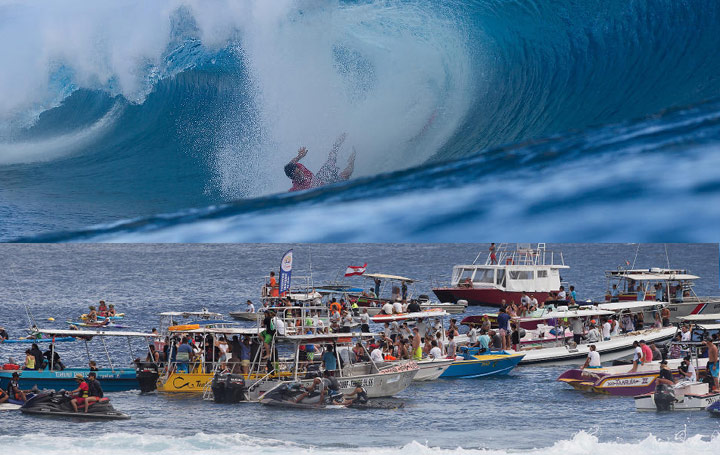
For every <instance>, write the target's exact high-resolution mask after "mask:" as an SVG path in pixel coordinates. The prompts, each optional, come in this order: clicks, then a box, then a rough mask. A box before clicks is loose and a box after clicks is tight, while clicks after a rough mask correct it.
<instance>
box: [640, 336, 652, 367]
mask: <svg viewBox="0 0 720 455" xmlns="http://www.w3.org/2000/svg"><path fill="white" fill-rule="evenodd" d="M640 349H642V353H643V358H642V363H648V362H652V359H653V352H652V349H650V346H648V345H647V344H646V343H645V340H640Z"/></svg>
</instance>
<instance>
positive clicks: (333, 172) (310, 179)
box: [285, 133, 355, 191]
mask: <svg viewBox="0 0 720 455" xmlns="http://www.w3.org/2000/svg"><path fill="white" fill-rule="evenodd" d="M346 137H347V134H346V133H343V134H341V135H340V137H338V138H337V140H336V141H335V143H334V144H333V148H332V150H330V153H328V158H327V161H325V164H323V165H322V167H321V168H320V170H319V171H318V172H317V174H313V173H312V171H310V170H309V169H308V168H306V167H305V166H303V165H302V164H300V162H299V161H300V160H301V159H303V158H304V157H305V155H307V153H308V150H307V148H305V147H301V148H300V150H298V154H297V156H296V157H295V158H293V159H292V160H290V162H289V163H288V164H286V165H285V175H287V176H288V178H289V179H290V180H292V183H293V185H292V187H291V188H290V190H289V191H301V190H308V189H310V188H317V187H319V186H323V185H329V184H331V183H337V182H340V181H342V180H347V179H349V178H350V176H351V175H352V173H353V170H354V169H355V150H354V148H353V152H352V154H351V155H350V158H348V164H347V167H346V168H345V169H344V170H343V171H342V172H340V169H339V168H338V167H337V153H338V151H339V150H340V146H341V145H342V144H343V142H345V138H346Z"/></svg>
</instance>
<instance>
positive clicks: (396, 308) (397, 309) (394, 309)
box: [392, 302, 403, 314]
mask: <svg viewBox="0 0 720 455" xmlns="http://www.w3.org/2000/svg"><path fill="white" fill-rule="evenodd" d="M392 312H393V313H394V314H401V313H402V312H403V307H402V303H400V302H395V303H393V304H392Z"/></svg>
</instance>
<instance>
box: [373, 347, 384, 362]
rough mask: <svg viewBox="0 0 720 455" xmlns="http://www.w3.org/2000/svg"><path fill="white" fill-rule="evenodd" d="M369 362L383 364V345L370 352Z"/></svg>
mask: <svg viewBox="0 0 720 455" xmlns="http://www.w3.org/2000/svg"><path fill="white" fill-rule="evenodd" d="M370 360H371V361H373V362H375V363H380V362H384V361H385V359H384V358H383V345H382V344H381V345H379V346H378V347H376V348H375V349H373V350H372V352H371V353H370Z"/></svg>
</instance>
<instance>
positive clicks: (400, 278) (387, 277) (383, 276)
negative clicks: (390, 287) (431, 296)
mask: <svg viewBox="0 0 720 455" xmlns="http://www.w3.org/2000/svg"><path fill="white" fill-rule="evenodd" d="M363 276H364V277H367V278H380V279H383V280H395V281H407V282H408V283H417V282H418V280H413V279H412V278H407V277H404V276H398V275H386V274H384V273H366V274H364V275H363Z"/></svg>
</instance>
